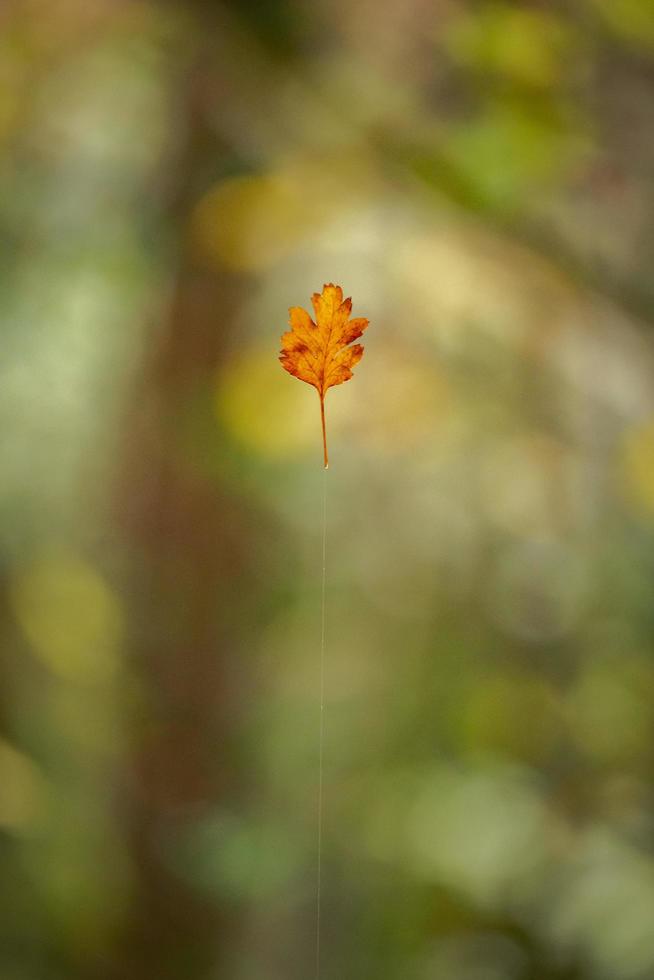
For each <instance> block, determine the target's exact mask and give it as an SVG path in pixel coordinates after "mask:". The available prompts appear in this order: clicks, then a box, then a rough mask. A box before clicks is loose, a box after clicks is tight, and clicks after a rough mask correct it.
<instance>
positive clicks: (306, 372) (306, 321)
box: [279, 282, 368, 469]
mask: <svg viewBox="0 0 654 980" xmlns="http://www.w3.org/2000/svg"><path fill="white" fill-rule="evenodd" d="M311 302H312V304H313V309H314V311H315V317H316V320H315V323H314V321H313V320H312V319H311V317H310V316H309V314H308V313H307V311H306V310H303V309H302V307H300V306H292V307H291V308H290V310H289V311H288V312H289V322H290V324H291V329H290V330H288V331H287V332H286V333H285V334H283V336H282V349H281V352H280V355H279V360H280V361H281V363H282V367H284V368H285V370H286V371H288V373H289V374H292V375H293V377H295V378H299V379H300V381H306V382H307V384H310V385H313V387H314V388H315V389H316V391H317V392H318V397H319V398H320V419H321V422H322V444H323V451H324V459H325V469H327V467H328V465H329V461H328V459H327V436H326V433H325V394H326V392H327V389H328V388H333V387H334V385H340V384H343V382H344V381H349V380H350V378H351V377H352V368H353V367H354V365H355V364H358V362H359V361H360V360H361V358H362V357H363V347H362V346H361V344H354V346H352V347H349V346H348V344H351V343H352V341H353V340H356V339H357V337H360V336H361V334H362V333H363V331H364V330H365V329H366V327H367V326H368V321H367V320H366V319H365V317H358V318H357V319H355V320H350V313H351V312H352V300H351V299H349V298H348V299H346V300H344V299H343V290H342V289H341V287H340V286H334V284H333V283H331V282H330V283H329V284H327V285H325V286H323V290H322V293H314V294H313V296H312V297H311Z"/></svg>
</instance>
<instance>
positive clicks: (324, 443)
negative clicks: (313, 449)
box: [318, 391, 329, 470]
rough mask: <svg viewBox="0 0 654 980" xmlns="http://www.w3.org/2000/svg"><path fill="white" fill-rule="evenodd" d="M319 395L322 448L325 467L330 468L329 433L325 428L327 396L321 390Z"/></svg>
mask: <svg viewBox="0 0 654 980" xmlns="http://www.w3.org/2000/svg"><path fill="white" fill-rule="evenodd" d="M318 395H319V396H320V421H321V423H322V448H323V453H324V460H325V469H326V470H327V469H329V459H328V458H327V433H326V430H325V396H324V394H323V393H322V392H321V391H319V392H318Z"/></svg>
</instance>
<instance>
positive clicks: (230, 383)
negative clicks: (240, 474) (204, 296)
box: [215, 349, 321, 458]
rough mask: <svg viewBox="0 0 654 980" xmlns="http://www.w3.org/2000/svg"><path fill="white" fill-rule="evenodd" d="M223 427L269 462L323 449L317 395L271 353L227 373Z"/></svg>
mask: <svg viewBox="0 0 654 980" xmlns="http://www.w3.org/2000/svg"><path fill="white" fill-rule="evenodd" d="M215 405H216V414H217V417H218V420H219V422H220V423H221V424H222V425H224V427H225V429H226V430H227V431H228V432H229V434H230V435H231V436H232V438H234V439H235V440H236V441H237V442H239V443H240V444H241V445H242V446H243V447H244V448H246V449H248V450H249V451H250V452H254V453H256V454H257V455H260V456H267V457H279V458H282V457H289V456H294V455H297V454H298V453H301V452H303V451H305V450H306V449H307V447H308V446H310V445H312V444H314V445H315V446H316V451H317V452H318V451H319V449H320V438H321V437H320V408H319V402H318V395H317V393H316V391H315V389H314V388H312V387H311V386H310V385H307V384H304V383H302V382H301V381H298V380H297V379H296V378H291V377H290V375H288V374H287V373H286V372H285V371H284V370H283V368H282V366H281V365H280V364H279V362H278V361H277V360H276V358H275V357H274V355H273V352H272V351H270V350H267V349H266V350H263V351H262V350H251V351H248V352H246V353H244V354H242V355H241V356H240V357H238V358H236V359H235V360H234V361H233V362H232V363H231V364H230V365H229V367H228V368H227V370H226V371H223V373H222V374H221V376H220V378H219V380H218V387H217V389H216V399H215Z"/></svg>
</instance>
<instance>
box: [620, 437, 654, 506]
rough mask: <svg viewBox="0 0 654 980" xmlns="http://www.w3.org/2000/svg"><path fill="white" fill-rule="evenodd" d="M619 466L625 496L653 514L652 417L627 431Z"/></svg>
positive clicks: (634, 504)
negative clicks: (649, 420) (641, 424)
mask: <svg viewBox="0 0 654 980" xmlns="http://www.w3.org/2000/svg"><path fill="white" fill-rule="evenodd" d="M620 466H621V476H622V484H623V488H624V492H625V496H626V497H627V500H628V501H629V502H630V503H631V504H632V505H633V507H634V508H635V509H636V510H637V511H639V512H640V513H642V514H646V515H649V516H650V517H654V420H652V421H651V422H648V423H647V424H646V425H643V426H640V427H639V428H637V429H632V430H630V431H629V432H628V433H627V435H626V436H625V439H624V442H623V446H622V458H621V461H620Z"/></svg>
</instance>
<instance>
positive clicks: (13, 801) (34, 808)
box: [0, 739, 45, 831]
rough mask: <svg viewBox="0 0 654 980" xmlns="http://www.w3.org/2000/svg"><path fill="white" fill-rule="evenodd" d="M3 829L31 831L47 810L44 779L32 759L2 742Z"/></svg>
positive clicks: (0, 807)
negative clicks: (44, 808)
mask: <svg viewBox="0 0 654 980" xmlns="http://www.w3.org/2000/svg"><path fill="white" fill-rule="evenodd" d="M0 785H1V786H2V792H0V827H2V828H3V829H5V830H13V831H21V830H25V829H29V828H30V827H32V826H33V825H34V823H35V822H36V821H38V819H39V817H40V816H41V814H42V812H43V806H44V797H45V794H44V785H43V778H42V776H41V774H40V772H39V770H38V769H37V767H36V766H35V764H34V763H33V762H32V760H31V759H30V758H28V757H27V756H26V755H23V753H22V752H19V751H18V749H15V748H14V746H13V745H10V744H9V742H6V741H5V740H4V739H0Z"/></svg>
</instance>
